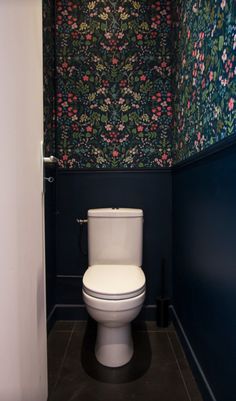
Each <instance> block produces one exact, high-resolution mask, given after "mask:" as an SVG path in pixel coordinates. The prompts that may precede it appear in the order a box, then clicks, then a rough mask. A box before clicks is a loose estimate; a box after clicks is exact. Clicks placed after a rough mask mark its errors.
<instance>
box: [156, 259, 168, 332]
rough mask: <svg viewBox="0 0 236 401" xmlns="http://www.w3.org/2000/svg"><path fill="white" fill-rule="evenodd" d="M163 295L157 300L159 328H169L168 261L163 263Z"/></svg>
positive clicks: (163, 260)
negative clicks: (166, 282) (166, 281)
mask: <svg viewBox="0 0 236 401" xmlns="http://www.w3.org/2000/svg"><path fill="white" fill-rule="evenodd" d="M160 278H161V295H160V296H159V297H158V298H157V316H156V321H157V326H159V327H167V326H168V325H169V305H170V298H169V297H167V296H165V294H166V285H165V279H166V261H165V259H162V261H161V277H160Z"/></svg>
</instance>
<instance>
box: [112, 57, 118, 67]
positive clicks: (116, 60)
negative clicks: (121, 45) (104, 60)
mask: <svg viewBox="0 0 236 401" xmlns="http://www.w3.org/2000/svg"><path fill="white" fill-rule="evenodd" d="M111 62H112V64H113V65H117V64H118V62H119V60H118V58H116V57H113V58H112V60H111Z"/></svg>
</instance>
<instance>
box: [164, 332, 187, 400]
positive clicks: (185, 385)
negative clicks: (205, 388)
mask: <svg viewBox="0 0 236 401" xmlns="http://www.w3.org/2000/svg"><path fill="white" fill-rule="evenodd" d="M167 337H168V340H169V343H170V347H171V350H172V352H173V355H174V357H175V361H176V363H177V366H178V369H179V372H180V376H181V379H182V381H183V384H184V388H185V390H186V393H187V396H188V399H189V401H192V400H191V396H190V394H189V391H188V386H187V384H186V381H185V379H184V376H183V373H182V370H181V368H180V364H179V361H178V358H177V355H176V353H175V350H174V347H173V344H172V341H171V338H170V336H169V334H168V333H167Z"/></svg>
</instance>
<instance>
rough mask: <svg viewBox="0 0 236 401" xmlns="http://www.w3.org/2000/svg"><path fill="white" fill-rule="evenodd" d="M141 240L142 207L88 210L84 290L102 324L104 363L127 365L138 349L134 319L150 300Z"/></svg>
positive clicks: (99, 347)
mask: <svg viewBox="0 0 236 401" xmlns="http://www.w3.org/2000/svg"><path fill="white" fill-rule="evenodd" d="M142 238H143V211H142V210H141V209H125V208H104V209H91V210H89V211H88V256H89V267H88V269H87V270H86V272H85V274H84V276H83V289H82V293H83V300H84V303H85V306H86V309H87V311H88V313H89V315H90V316H91V317H92V318H93V319H94V320H96V321H97V324H98V325H97V338H96V345H95V355H96V358H97V360H98V361H99V362H100V363H101V364H102V365H104V366H108V367H119V366H122V365H125V364H126V363H128V362H129V361H130V359H131V358H132V355H133V352H134V349H133V340H132V334H131V321H132V320H134V319H135V318H136V316H137V315H138V314H139V312H140V310H141V308H142V305H143V303H144V298H145V275H144V272H143V270H142V268H141V265H142V242H143V240H142Z"/></svg>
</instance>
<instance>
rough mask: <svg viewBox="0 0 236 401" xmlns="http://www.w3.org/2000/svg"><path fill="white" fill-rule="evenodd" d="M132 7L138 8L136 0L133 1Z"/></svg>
mask: <svg viewBox="0 0 236 401" xmlns="http://www.w3.org/2000/svg"><path fill="white" fill-rule="evenodd" d="M132 4H133V7H134V8H136V10H138V9H139V8H140V3H138V2H137V1H133V3H132Z"/></svg>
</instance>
